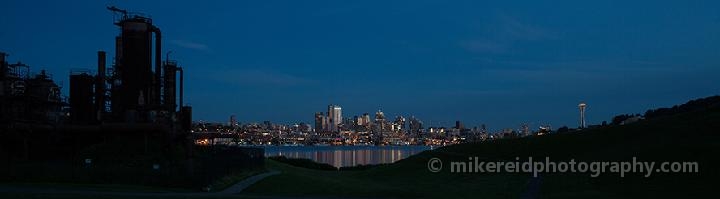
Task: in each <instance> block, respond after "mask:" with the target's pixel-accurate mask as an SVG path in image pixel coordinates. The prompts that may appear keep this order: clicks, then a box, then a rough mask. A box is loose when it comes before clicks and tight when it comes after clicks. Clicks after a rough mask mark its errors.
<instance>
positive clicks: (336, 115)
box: [192, 104, 550, 146]
mask: <svg viewBox="0 0 720 199" xmlns="http://www.w3.org/2000/svg"><path fill="white" fill-rule="evenodd" d="M192 132H193V133H194V134H195V135H205V136H197V137H199V138H200V139H197V140H196V144H199V145H215V144H227V145H433V146H444V145H452V144H458V143H465V142H478V141H484V140H489V139H502V138H510V137H523V136H530V135H543V134H547V133H548V132H550V127H549V126H541V127H540V128H539V129H538V130H536V131H531V130H530V127H529V125H527V124H523V125H521V126H520V128H519V129H503V130H502V131H499V132H494V133H490V132H488V130H487V128H486V126H485V125H484V124H483V125H480V126H479V127H472V128H466V127H465V125H464V124H463V123H462V122H461V121H456V122H455V125H454V126H452V127H435V126H429V127H426V126H425V125H424V124H423V122H422V121H421V120H420V119H418V118H415V117H414V116H411V117H410V118H409V119H407V118H405V117H403V116H396V117H394V118H392V119H389V118H388V117H387V116H386V115H385V113H383V112H382V110H378V111H377V112H375V114H374V115H372V116H371V115H370V114H369V113H363V114H362V115H356V116H352V117H343V114H342V107H340V106H339V105H334V104H331V105H328V108H327V112H316V113H315V117H314V124H307V123H297V124H291V125H283V124H273V123H271V122H270V121H265V122H263V123H249V124H242V125H241V124H240V123H239V122H238V121H237V118H236V117H235V116H234V115H233V116H230V121H229V122H228V123H226V124H224V123H206V122H202V121H201V122H198V123H195V124H194V126H193V130H192Z"/></svg>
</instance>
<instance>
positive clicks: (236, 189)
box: [216, 171, 280, 194]
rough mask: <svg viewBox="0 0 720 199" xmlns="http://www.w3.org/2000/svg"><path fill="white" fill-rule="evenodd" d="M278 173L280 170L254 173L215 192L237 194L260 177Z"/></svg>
mask: <svg viewBox="0 0 720 199" xmlns="http://www.w3.org/2000/svg"><path fill="white" fill-rule="evenodd" d="M277 174H280V171H269V172H265V173H262V174H258V175H254V176H252V177H249V178H247V179H245V180H243V181H240V182H238V183H236V184H234V185H233V186H230V187H228V188H227V189H225V190H222V191H219V192H216V193H217V194H237V193H240V192H242V191H243V190H245V188H248V187H250V186H251V185H253V184H255V183H257V182H259V181H260V180H262V179H265V178H267V177H270V176H274V175H277Z"/></svg>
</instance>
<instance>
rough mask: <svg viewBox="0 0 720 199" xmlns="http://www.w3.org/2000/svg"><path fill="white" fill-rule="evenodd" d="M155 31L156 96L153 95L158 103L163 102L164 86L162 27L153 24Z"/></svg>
mask: <svg viewBox="0 0 720 199" xmlns="http://www.w3.org/2000/svg"><path fill="white" fill-rule="evenodd" d="M153 32H155V96H152V97H153V98H154V99H153V101H155V103H156V104H161V102H160V93H161V92H160V90H161V88H162V86H161V83H160V82H162V80H161V78H162V73H161V71H162V66H160V65H161V64H162V60H161V59H162V34H161V33H160V28H157V27H154V26H153Z"/></svg>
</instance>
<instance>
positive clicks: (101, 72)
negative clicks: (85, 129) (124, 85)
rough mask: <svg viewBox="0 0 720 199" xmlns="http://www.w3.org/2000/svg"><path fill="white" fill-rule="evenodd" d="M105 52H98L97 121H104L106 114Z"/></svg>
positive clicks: (96, 82) (96, 84) (96, 81)
mask: <svg viewBox="0 0 720 199" xmlns="http://www.w3.org/2000/svg"><path fill="white" fill-rule="evenodd" d="M105 56H106V54H105V51H98V70H97V79H96V80H95V106H96V107H97V110H96V112H97V115H96V116H97V120H98V121H102V115H103V112H105V63H106V59H105Z"/></svg>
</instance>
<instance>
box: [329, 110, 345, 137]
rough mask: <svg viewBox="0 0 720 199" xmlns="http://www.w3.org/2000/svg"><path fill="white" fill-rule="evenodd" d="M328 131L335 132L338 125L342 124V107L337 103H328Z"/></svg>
mask: <svg viewBox="0 0 720 199" xmlns="http://www.w3.org/2000/svg"><path fill="white" fill-rule="evenodd" d="M327 117H328V131H331V132H337V131H339V130H340V129H339V128H338V126H339V125H340V124H342V122H343V120H342V108H341V107H340V106H338V105H334V104H330V105H328V115H327Z"/></svg>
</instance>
